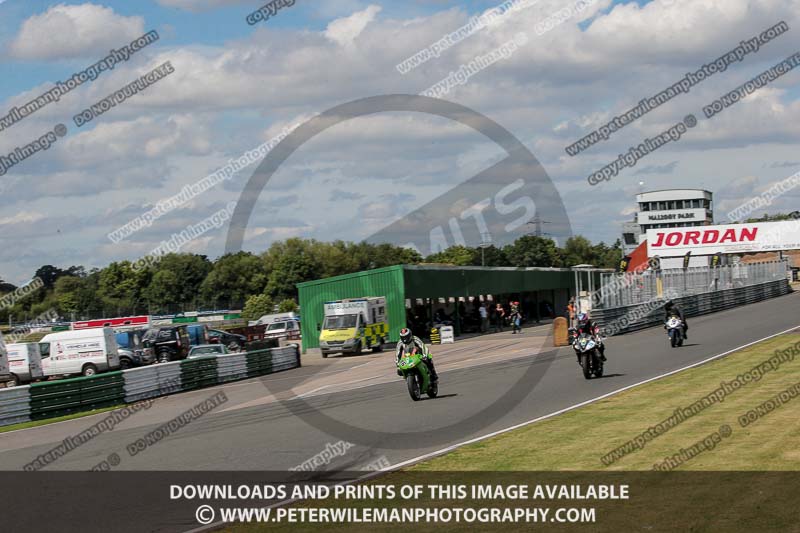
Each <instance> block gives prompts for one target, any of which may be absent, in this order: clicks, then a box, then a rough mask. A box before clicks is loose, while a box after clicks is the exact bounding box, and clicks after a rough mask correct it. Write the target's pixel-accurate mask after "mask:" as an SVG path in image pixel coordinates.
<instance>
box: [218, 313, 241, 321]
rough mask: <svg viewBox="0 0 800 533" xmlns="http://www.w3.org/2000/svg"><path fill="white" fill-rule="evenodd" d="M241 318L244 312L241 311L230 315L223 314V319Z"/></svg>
mask: <svg viewBox="0 0 800 533" xmlns="http://www.w3.org/2000/svg"><path fill="white" fill-rule="evenodd" d="M240 318H242V314H241V313H233V314H230V315H222V320H238V319H240Z"/></svg>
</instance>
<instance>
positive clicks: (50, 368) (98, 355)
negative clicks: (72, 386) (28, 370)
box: [39, 328, 119, 376]
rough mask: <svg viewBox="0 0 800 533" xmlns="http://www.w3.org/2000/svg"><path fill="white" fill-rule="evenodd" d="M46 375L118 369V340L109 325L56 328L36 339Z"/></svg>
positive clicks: (90, 374) (93, 373)
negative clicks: (56, 331) (57, 329)
mask: <svg viewBox="0 0 800 533" xmlns="http://www.w3.org/2000/svg"><path fill="white" fill-rule="evenodd" d="M39 348H40V350H41V353H42V371H43V373H44V375H45V376H67V375H71V374H83V375H84V376H93V375H95V374H97V373H98V372H106V371H108V370H118V369H119V352H118V348H117V339H116V338H115V337H114V330H113V329H112V328H93V329H79V330H76V331H59V332H58V333H50V334H49V335H45V336H44V337H43V338H42V340H41V341H39Z"/></svg>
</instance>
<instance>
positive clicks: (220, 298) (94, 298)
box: [0, 236, 622, 323]
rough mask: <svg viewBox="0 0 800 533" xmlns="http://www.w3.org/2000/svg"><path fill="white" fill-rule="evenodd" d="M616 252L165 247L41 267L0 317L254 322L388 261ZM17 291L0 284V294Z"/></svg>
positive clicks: (547, 244)
mask: <svg viewBox="0 0 800 533" xmlns="http://www.w3.org/2000/svg"><path fill="white" fill-rule="evenodd" d="M621 256H622V253H621V248H620V243H619V241H617V242H616V243H615V244H614V245H613V246H607V245H605V244H604V243H600V244H596V245H593V244H592V243H591V242H589V241H588V240H587V239H585V238H583V237H572V238H570V239H569V240H567V242H566V243H565V245H564V247H558V246H556V245H555V243H554V242H553V241H552V240H550V239H547V238H542V237H535V236H524V237H520V238H519V239H517V240H516V241H515V242H513V243H511V244H508V245H506V246H503V247H494V246H490V247H488V248H484V249H480V248H470V247H467V246H453V247H451V248H448V249H447V250H444V251H442V252H439V253H435V254H432V255H429V256H428V257H424V258H423V257H422V256H421V255H420V254H419V253H417V252H416V251H414V250H410V249H407V248H401V247H399V246H394V245H391V244H368V243H364V242H361V243H352V242H344V241H334V242H321V241H317V240H314V239H300V238H292V239H287V240H285V241H279V242H275V243H273V244H272V245H271V246H270V248H269V249H268V250H266V251H265V252H263V253H261V254H253V253H250V252H238V253H235V254H227V255H223V256H221V257H219V258H218V259H216V260H213V261H212V260H210V259H209V258H208V257H207V256H205V255H198V254H189V253H177V254H167V255H165V256H163V257H162V258H161V259H160V261H158V263H156V264H154V265H151V266H150V267H148V268H146V269H142V270H134V269H133V263H132V262H131V261H115V262H113V263H111V264H109V265H108V266H106V267H105V268H92V269H89V270H87V269H86V268H85V267H83V266H70V267H68V268H59V267H56V266H53V265H44V266H42V267H40V268H39V269H37V270H36V272H34V274H33V277H34V278H35V277H39V278H41V280H42V281H43V287H42V288H41V289H39V290H37V291H36V292H34V293H32V294H31V295H29V296H27V297H26V298H24V299H21V300H19V301H17V302H16V303H15V304H14V305H13V306H11V307H10V308H6V309H0V321H3V322H8V321H9V319H11V320H13V322H15V323H16V322H23V321H29V320H33V319H34V318H35V317H37V316H39V315H42V314H44V313H46V312H48V311H50V310H51V309H55V310H56V311H57V312H58V313H59V315H60V316H62V317H63V318H64V319H67V320H73V319H74V320H86V319H90V318H105V317H111V316H127V315H138V314H150V315H158V314H171V313H179V312H183V311H195V310H211V309H215V310H218V309H243V310H244V315H245V316H246V317H247V318H251V319H252V318H258V317H259V316H261V315H263V314H267V313H270V312H272V311H274V310H280V311H292V310H295V309H296V308H297V303H296V302H297V288H296V286H295V285H296V284H297V283H300V282H303V281H310V280H315V279H321V278H327V277H330V276H337V275H341V274H349V273H353V272H359V271H362V270H371V269H374V268H381V267H386V266H391V265H397V264H419V263H448V264H454V265H459V266H469V265H472V266H480V265H481V264H482V263H483V264H485V265H486V266H515V267H535V266H538V267H563V266H571V265H576V264H583V263H589V264H593V265H595V266H598V267H609V268H613V267H615V266H616V265H617V264H618V263H619V260H620V258H621ZM15 289H16V287H15V286H14V285H12V284H10V283H5V282H1V281H0V293H2V294H6V293H8V292H11V291H13V290H15Z"/></svg>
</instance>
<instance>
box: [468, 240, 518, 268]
mask: <svg viewBox="0 0 800 533" xmlns="http://www.w3.org/2000/svg"><path fill="white" fill-rule="evenodd" d="M472 264H473V265H474V266H487V267H504V266H511V263H509V261H508V257H506V254H505V252H504V251H503V249H502V248H497V247H496V246H495V245H491V246H487V247H486V248H483V249H481V248H477V249H476V250H475V257H473V259H472Z"/></svg>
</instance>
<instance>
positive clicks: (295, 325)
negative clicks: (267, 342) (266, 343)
mask: <svg viewBox="0 0 800 533" xmlns="http://www.w3.org/2000/svg"><path fill="white" fill-rule="evenodd" d="M264 336H265V337H286V338H288V339H290V340H298V339H300V322H299V321H298V320H296V319H293V318H290V319H288V320H279V321H277V322H273V323H271V324H270V325H269V326H267V330H266V331H265V332H264Z"/></svg>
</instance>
